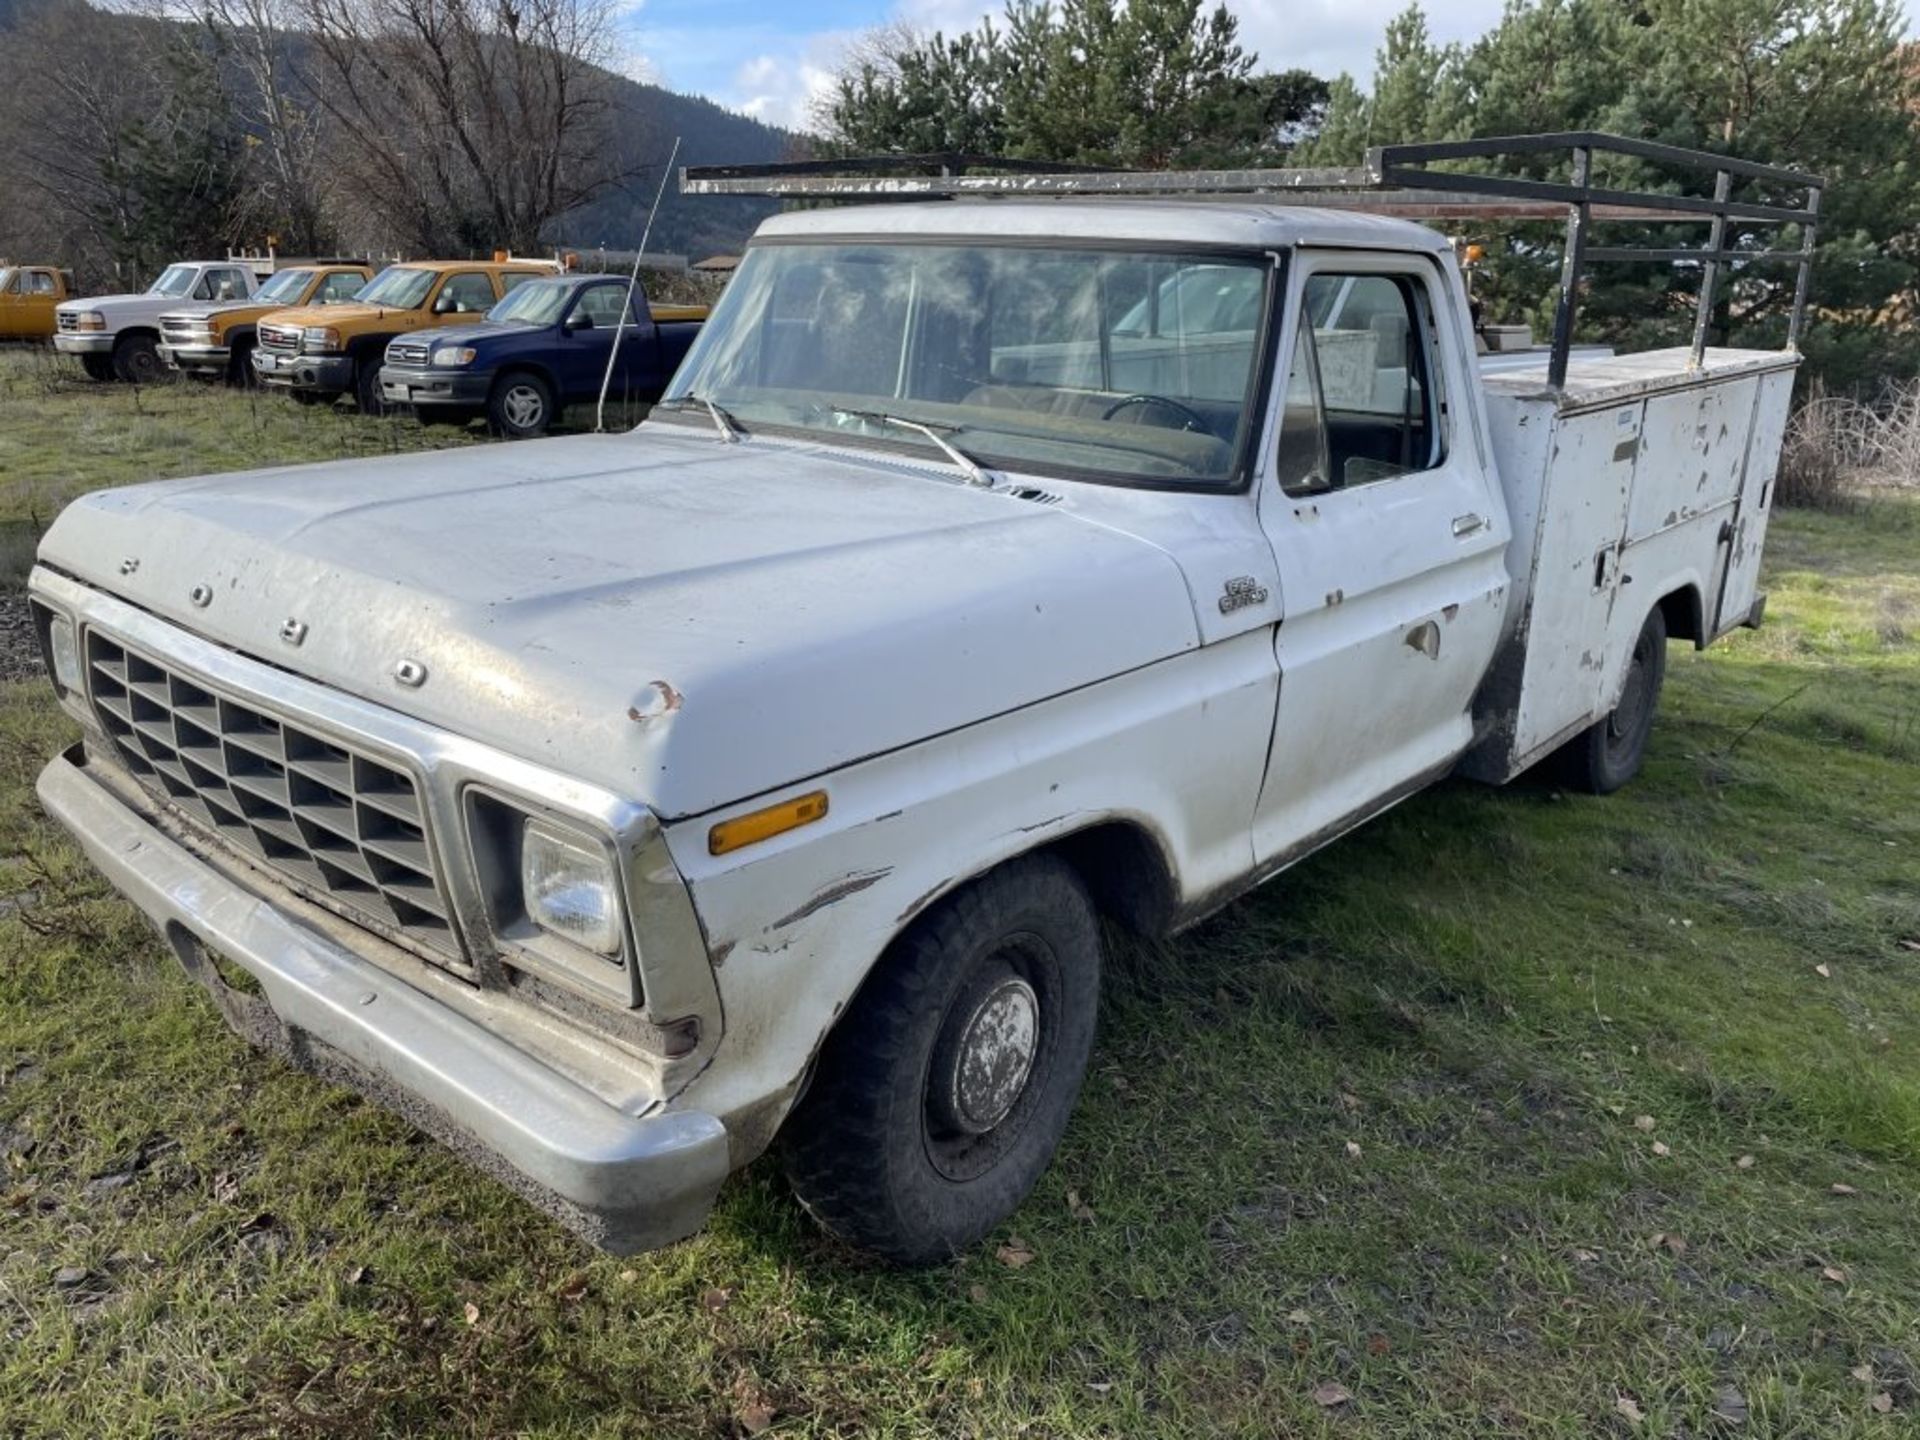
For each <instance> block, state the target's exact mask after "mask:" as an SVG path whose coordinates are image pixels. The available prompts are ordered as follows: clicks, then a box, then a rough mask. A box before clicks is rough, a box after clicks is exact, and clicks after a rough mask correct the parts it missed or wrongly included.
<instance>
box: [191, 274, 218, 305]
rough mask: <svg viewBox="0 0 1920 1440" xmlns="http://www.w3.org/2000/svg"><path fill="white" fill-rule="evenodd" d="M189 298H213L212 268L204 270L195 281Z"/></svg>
mask: <svg viewBox="0 0 1920 1440" xmlns="http://www.w3.org/2000/svg"><path fill="white" fill-rule="evenodd" d="M189 298H190V299H194V300H211V299H212V298H213V272H212V271H211V270H202V271H201V272H200V278H199V279H198V280H196V281H194V282H193V292H192V294H191V296H190V297H189Z"/></svg>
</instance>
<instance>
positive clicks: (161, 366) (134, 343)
mask: <svg viewBox="0 0 1920 1440" xmlns="http://www.w3.org/2000/svg"><path fill="white" fill-rule="evenodd" d="M113 373H114V374H115V375H117V376H118V377H119V378H120V379H122V380H125V381H126V382H127V383H128V384H130V385H154V384H158V383H159V382H160V381H162V380H165V379H167V378H169V377H168V374H167V367H166V365H165V363H164V362H163V361H162V360H161V359H160V351H159V349H158V347H157V346H156V345H155V344H154V340H153V337H152V336H150V335H123V336H122V337H121V338H120V341H119V343H118V344H116V345H115V346H114V347H113Z"/></svg>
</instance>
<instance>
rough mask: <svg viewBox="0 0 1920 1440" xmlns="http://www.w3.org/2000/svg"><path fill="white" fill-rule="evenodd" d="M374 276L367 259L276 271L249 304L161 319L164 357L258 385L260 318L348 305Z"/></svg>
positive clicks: (193, 371) (190, 309)
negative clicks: (256, 365) (294, 309)
mask: <svg viewBox="0 0 1920 1440" xmlns="http://www.w3.org/2000/svg"><path fill="white" fill-rule="evenodd" d="M372 278H373V267H372V266H370V265H368V264H366V263H365V262H364V261H358V260H354V261H333V260H328V261H316V262H314V263H312V264H292V265H288V266H286V267H285V268H284V269H280V270H276V271H275V272H274V274H273V278H272V279H270V280H268V281H267V282H266V284H264V285H262V286H261V287H260V288H259V289H258V290H256V291H255V292H254V293H253V294H252V295H251V296H250V297H249V298H247V299H246V300H242V301H238V302H229V303H226V304H222V303H219V302H217V301H201V302H198V303H195V304H192V305H184V306H182V307H181V308H179V309H178V310H169V311H167V313H166V314H164V315H162V316H161V317H160V337H161V338H160V346H159V350H160V359H161V360H162V361H163V362H164V363H166V364H167V365H168V366H170V367H171V368H173V369H175V370H179V371H182V372H183V373H185V374H188V375H197V376H200V377H202V378H203V379H212V380H225V381H226V382H228V383H229V384H233V385H251V384H253V383H254V373H253V347H254V344H255V341H256V326H257V325H258V323H259V321H260V318H261V317H262V316H264V315H270V314H272V313H273V312H274V311H276V310H285V309H287V308H288V307H290V306H302V305H319V306H325V305H343V304H345V303H346V302H347V301H349V300H352V299H353V298H354V297H355V296H357V295H358V294H359V293H360V292H361V291H362V290H363V289H365V288H366V284H367V282H368V281H369V280H371V279H372Z"/></svg>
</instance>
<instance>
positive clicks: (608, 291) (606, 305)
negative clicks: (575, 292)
mask: <svg viewBox="0 0 1920 1440" xmlns="http://www.w3.org/2000/svg"><path fill="white" fill-rule="evenodd" d="M626 302H627V287H626V286H624V285H595V286H594V287H593V288H592V289H590V290H588V291H587V292H586V293H584V294H583V295H581V297H580V303H579V305H578V306H577V307H576V308H577V310H578V312H579V313H580V314H582V315H590V316H592V317H593V325H594V328H595V329H596V330H611V329H614V328H615V327H617V326H618V325H619V324H620V312H621V311H622V310H624V309H626ZM628 323H629V324H631V323H632V322H631V321H629V322H628Z"/></svg>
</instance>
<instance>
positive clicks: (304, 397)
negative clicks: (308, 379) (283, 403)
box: [287, 390, 335, 406]
mask: <svg viewBox="0 0 1920 1440" xmlns="http://www.w3.org/2000/svg"><path fill="white" fill-rule="evenodd" d="M287 394H289V395H291V396H292V397H293V403H294V404H296V405H309V406H311V405H331V404H333V402H334V398H335V397H334V396H332V395H322V394H321V393H320V392H319V391H318V390H289V391H287Z"/></svg>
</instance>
